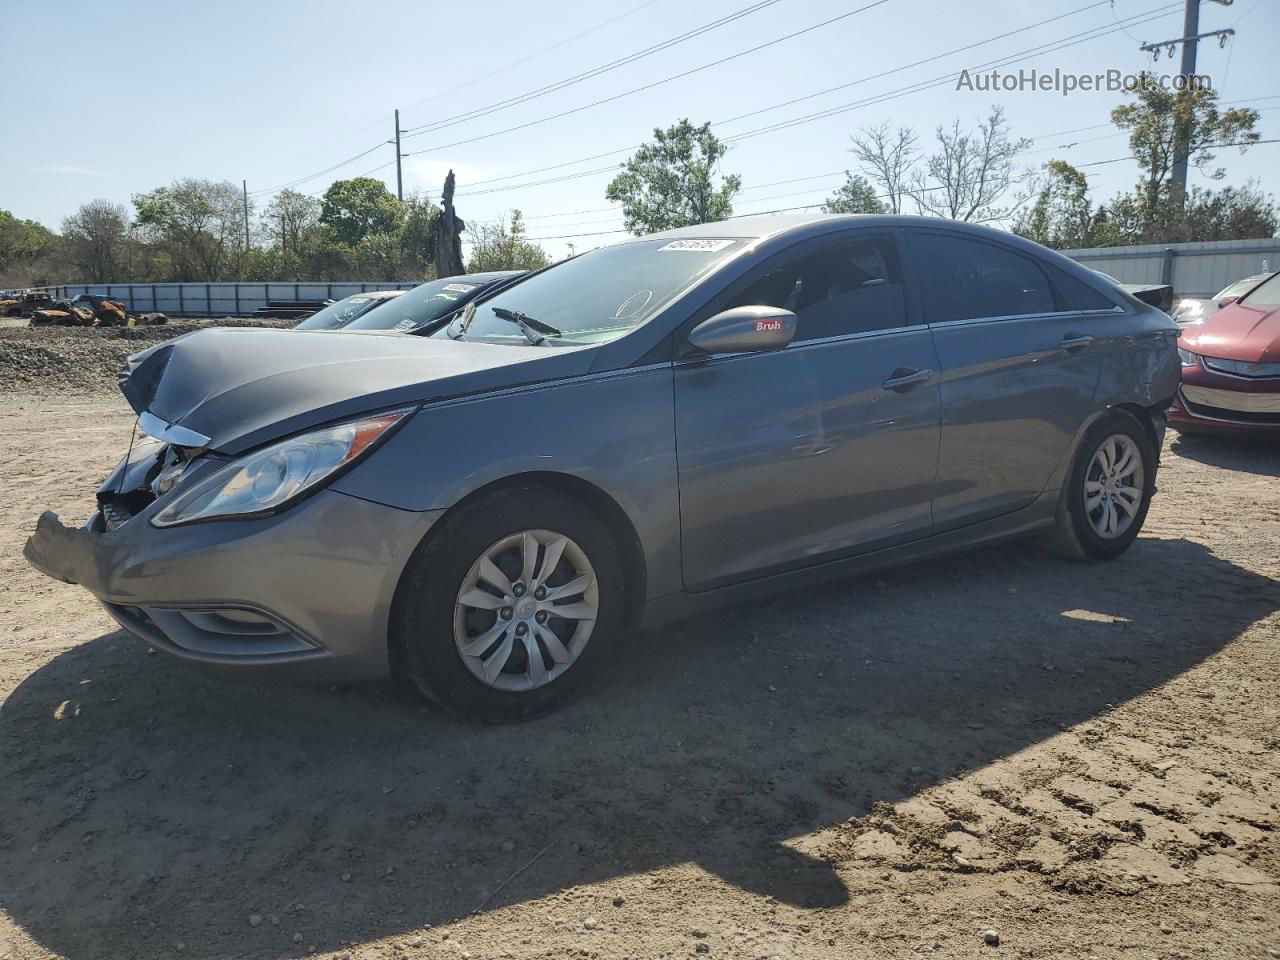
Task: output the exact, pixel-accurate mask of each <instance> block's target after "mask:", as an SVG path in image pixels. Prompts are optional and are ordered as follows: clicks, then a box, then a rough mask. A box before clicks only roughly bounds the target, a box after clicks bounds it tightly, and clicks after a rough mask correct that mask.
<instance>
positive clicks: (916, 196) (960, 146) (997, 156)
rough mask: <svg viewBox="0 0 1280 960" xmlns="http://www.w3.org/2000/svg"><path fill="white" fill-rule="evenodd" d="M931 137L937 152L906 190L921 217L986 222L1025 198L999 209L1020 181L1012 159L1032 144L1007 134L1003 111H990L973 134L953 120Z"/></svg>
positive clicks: (1013, 207)
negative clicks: (947, 126)
mask: <svg viewBox="0 0 1280 960" xmlns="http://www.w3.org/2000/svg"><path fill="white" fill-rule="evenodd" d="M935 136H936V138H937V141H938V151H937V152H936V153H934V154H931V155H930V156H929V157H928V158H927V159H926V160H925V169H924V171H920V170H916V171H914V172H913V174H912V177H911V182H910V183H909V185H908V192H909V193H910V194H911V199H912V200H914V201H915V202H916V206H917V207H919V208H920V212H921V213H925V214H929V215H932V216H935V217H947V218H948V219H951V220H972V221H977V222H986V221H990V220H1000V219H1003V218H1005V217H1007V216H1008V215H1009V214H1010V213H1012V212H1013V211H1014V210H1016V209H1017V208H1018V207H1019V206H1020V205H1021V204H1022V203H1023V202H1024V201H1025V200H1026V199H1027V198H1026V196H1022V197H1014V198H1011V199H1012V202H1011V203H1010V204H1009V205H1007V206H1001V205H1000V204H1001V202H1002V201H1003V200H1005V198H1006V197H1007V196H1008V194H1009V191H1010V190H1011V189H1013V186H1014V184H1015V183H1017V182H1018V181H1019V180H1022V179H1024V178H1023V177H1022V176H1020V175H1019V174H1020V171H1019V170H1018V168H1017V165H1016V164H1015V159H1016V157H1017V155H1018V154H1019V153H1021V152H1022V151H1023V150H1025V149H1026V148H1027V147H1028V146H1030V144H1031V141H1030V140H1027V139H1021V140H1014V139H1013V138H1012V137H1011V136H1010V135H1009V123H1008V121H1007V120H1005V117H1004V109H1003V108H1002V107H999V106H993V107H992V108H991V113H990V115H988V117H987V119H985V120H983V121H981V122H980V123H979V124H978V129H977V130H975V131H971V132H970V131H962V130H961V129H960V121H959V120H956V121H955V122H954V123H952V125H951V127H950V129H948V128H946V127H942V126H939V127H938V129H937V131H936V132H935Z"/></svg>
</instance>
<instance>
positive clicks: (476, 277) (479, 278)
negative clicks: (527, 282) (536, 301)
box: [428, 270, 529, 283]
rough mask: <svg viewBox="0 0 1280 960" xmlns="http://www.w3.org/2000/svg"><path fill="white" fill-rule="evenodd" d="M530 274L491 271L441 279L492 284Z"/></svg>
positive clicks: (512, 271)
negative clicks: (496, 281)
mask: <svg viewBox="0 0 1280 960" xmlns="http://www.w3.org/2000/svg"><path fill="white" fill-rule="evenodd" d="M528 272H529V271H528V270H490V271H488V272H487V273H459V274H456V275H455V276H452V277H441V278H440V279H441V280H454V281H457V282H459V283H492V282H493V281H495V280H506V279H507V278H508V277H520V276H524V274H526V273H528ZM428 282H430V281H428Z"/></svg>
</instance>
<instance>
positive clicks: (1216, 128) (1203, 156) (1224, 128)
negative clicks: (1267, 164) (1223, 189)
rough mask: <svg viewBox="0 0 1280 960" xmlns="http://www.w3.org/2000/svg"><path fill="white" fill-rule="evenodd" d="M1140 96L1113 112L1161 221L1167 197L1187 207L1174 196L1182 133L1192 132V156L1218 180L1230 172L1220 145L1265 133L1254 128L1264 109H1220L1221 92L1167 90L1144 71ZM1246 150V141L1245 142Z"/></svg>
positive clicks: (1138, 88)
mask: <svg viewBox="0 0 1280 960" xmlns="http://www.w3.org/2000/svg"><path fill="white" fill-rule="evenodd" d="M1133 95H1134V101H1133V102H1132V103H1126V104H1122V105H1121V106H1118V107H1116V108H1115V109H1114V110H1112V111H1111V120H1112V122H1113V123H1115V125H1116V126H1117V127H1119V128H1120V129H1121V130H1128V131H1129V148H1130V149H1131V150H1132V151H1133V155H1134V157H1135V158H1136V159H1137V161H1138V166H1139V167H1141V168H1142V170H1143V173H1144V178H1143V182H1142V184H1141V188H1140V189H1141V191H1142V193H1143V201H1144V203H1145V206H1146V209H1147V210H1148V211H1149V212H1150V213H1151V214H1152V216H1153V218H1154V220H1155V221H1157V222H1158V221H1159V220H1160V219H1161V218H1160V217H1159V216H1158V215H1157V214H1158V213H1159V212H1160V211H1161V209H1162V207H1163V206H1164V204H1165V202H1166V201H1170V200H1171V201H1172V203H1173V204H1174V205H1175V206H1178V207H1181V206H1182V204H1183V199H1184V198H1182V197H1172V196H1170V191H1169V187H1170V180H1169V178H1170V176H1171V174H1172V172H1173V167H1174V164H1175V162H1176V160H1177V157H1176V156H1175V144H1176V143H1177V142H1178V135H1179V132H1180V131H1181V132H1183V133H1185V135H1186V143H1187V145H1188V150H1187V159H1188V161H1189V162H1190V163H1191V164H1192V165H1194V166H1195V167H1196V168H1197V169H1198V170H1199V171H1200V172H1201V173H1203V174H1204V175H1205V176H1207V177H1209V178H1210V179H1212V180H1219V179H1221V178H1222V176H1223V173H1224V171H1223V170H1222V169H1221V168H1217V169H1214V168H1212V167H1211V166H1210V164H1212V163H1213V160H1214V157H1215V154H1214V146H1215V145H1216V144H1223V143H1241V144H1249V143H1253V142H1254V141H1256V140H1257V139H1258V138H1259V134H1258V133H1256V132H1254V130H1253V128H1254V126H1255V125H1256V124H1257V122H1258V111H1256V110H1250V109H1248V108H1246V107H1235V108H1233V109H1231V110H1226V111H1219V110H1218V107H1217V102H1218V94H1217V92H1216V91H1214V90H1211V89H1208V88H1200V87H1199V86H1189V87H1188V88H1187V89H1184V90H1176V91H1174V90H1165V89H1164V88H1163V87H1162V86H1161V85H1160V84H1159V83H1157V82H1156V81H1155V79H1154V78H1153V77H1152V76H1151V74H1149V73H1147V72H1146V71H1144V72H1143V73H1142V75H1141V78H1140V82H1139V83H1138V84H1137V85H1136V86H1135V88H1134V90H1133ZM1240 149H1241V152H1242V153H1243V152H1244V150H1245V149H1247V147H1246V146H1241V148H1240Z"/></svg>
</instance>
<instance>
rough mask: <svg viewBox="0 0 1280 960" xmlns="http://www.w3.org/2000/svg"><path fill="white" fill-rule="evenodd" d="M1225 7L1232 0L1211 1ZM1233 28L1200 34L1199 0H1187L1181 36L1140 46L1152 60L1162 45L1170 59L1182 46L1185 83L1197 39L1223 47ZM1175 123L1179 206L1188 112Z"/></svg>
mask: <svg viewBox="0 0 1280 960" xmlns="http://www.w3.org/2000/svg"><path fill="white" fill-rule="evenodd" d="M1213 2H1214V3H1219V4H1221V5H1222V6H1224V7H1229V6H1231V4H1232V2H1233V0H1213ZM1234 35H1235V31H1234V30H1232V29H1231V28H1230V27H1228V28H1227V29H1225V30H1210V31H1209V32H1207V33H1200V0H1186V10H1185V12H1184V13H1183V17H1182V36H1181V37H1179V38H1178V39H1176V40H1162V41H1161V42H1159V43H1144V44H1143V45H1142V46H1141V48H1140V49H1142V50H1145V51H1146V52H1148V53H1152V54H1154V55H1155V59H1157V60H1159V59H1160V50H1161V48H1168V51H1169V59H1171V60H1172V59H1173V48H1174V46H1176V45H1178V44H1181V45H1182V63H1181V65H1180V66H1179V73H1180V75H1181V76H1182V77H1184V78H1185V81H1184V82H1185V83H1187V84H1188V89H1189V85H1190V83H1191V77H1192V76H1194V75H1195V72H1196V49H1197V47H1198V46H1199V44H1200V41H1201V40H1203V39H1204V38H1205V37H1217V38H1218V44H1219V46H1225V45H1226V42H1227V38H1228V37H1231V36H1234ZM1175 122H1177V123H1178V126H1177V129H1176V130H1175V131H1174V140H1173V170H1172V171H1171V172H1170V182H1171V183H1172V184H1173V194H1172V199H1173V202H1174V203H1175V204H1177V205H1178V206H1179V207H1181V206H1182V205H1183V202H1184V201H1185V199H1186V196H1187V160H1188V159H1189V156H1188V155H1189V154H1190V153H1191V116H1190V115H1187V116H1186V117H1185V118H1184V119H1182V120H1181V121H1180V122H1178V121H1175Z"/></svg>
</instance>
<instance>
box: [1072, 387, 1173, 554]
mask: <svg viewBox="0 0 1280 960" xmlns="http://www.w3.org/2000/svg"><path fill="white" fill-rule="evenodd" d="M1155 477H1156V451H1155V446H1154V444H1153V443H1152V440H1151V436H1150V434H1149V433H1148V432H1147V430H1145V429H1144V428H1143V425H1142V424H1141V423H1140V422H1139V421H1138V419H1137V418H1136V417H1135V416H1133V414H1131V413H1128V412H1126V411H1123V410H1113V411H1111V412H1110V413H1107V414H1106V415H1104V416H1103V417H1101V418H1100V419H1099V420H1098V421H1097V422H1096V423H1094V424H1093V426H1091V427H1090V428H1089V429H1088V431H1087V432H1086V433H1085V436H1084V439H1083V440H1082V441H1081V443H1080V447H1079V449H1078V450H1077V451H1076V455H1075V458H1074V460H1073V461H1072V464H1071V470H1070V472H1069V473H1068V475H1067V479H1066V483H1065V484H1064V486H1063V490H1062V496H1061V499H1060V500H1059V502H1058V515H1057V526H1056V529H1055V531H1054V540H1055V543H1056V546H1057V547H1058V549H1059V551H1060V552H1062V553H1064V554H1066V555H1067V556H1069V557H1072V558H1075V559H1080V560H1109V559H1111V558H1112V557H1118V556H1119V555H1120V554H1122V553H1123V552H1124V551H1125V550H1127V549H1128V548H1129V545H1130V544H1131V543H1133V541H1134V540H1135V539H1137V537H1138V533H1139V532H1140V531H1141V530H1142V524H1143V522H1144V521H1145V520H1146V518H1147V510H1148V508H1149V507H1150V506H1151V495H1152V494H1153V493H1155Z"/></svg>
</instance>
